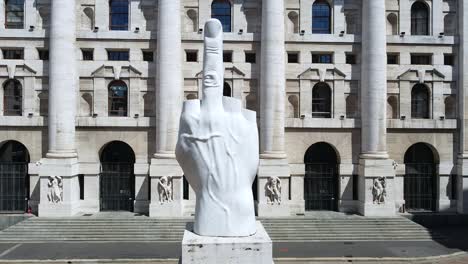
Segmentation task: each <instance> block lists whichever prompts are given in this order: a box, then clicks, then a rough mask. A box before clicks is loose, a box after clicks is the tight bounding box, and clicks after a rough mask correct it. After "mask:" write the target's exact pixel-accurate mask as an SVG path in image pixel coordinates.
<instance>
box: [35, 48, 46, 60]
mask: <svg viewBox="0 0 468 264" xmlns="http://www.w3.org/2000/svg"><path fill="white" fill-rule="evenodd" d="M37 52H38V53H39V59H40V60H46V61H47V60H49V51H48V50H46V49H38V50H37Z"/></svg>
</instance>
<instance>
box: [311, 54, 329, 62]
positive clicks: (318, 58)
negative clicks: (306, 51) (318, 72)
mask: <svg viewBox="0 0 468 264" xmlns="http://www.w3.org/2000/svg"><path fill="white" fill-rule="evenodd" d="M312 63H333V54H331V53H316V54H314V53H312Z"/></svg>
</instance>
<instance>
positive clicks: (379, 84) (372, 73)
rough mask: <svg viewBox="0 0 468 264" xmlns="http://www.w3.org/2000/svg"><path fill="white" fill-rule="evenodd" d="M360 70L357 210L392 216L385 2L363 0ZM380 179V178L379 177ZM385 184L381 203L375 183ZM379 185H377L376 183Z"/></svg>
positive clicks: (393, 209) (372, 214)
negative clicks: (375, 193)
mask: <svg viewBox="0 0 468 264" xmlns="http://www.w3.org/2000/svg"><path fill="white" fill-rule="evenodd" d="M362 3H363V7H362V8H363V9H362V11H363V12H362V64H361V66H362V69H361V89H362V92H361V96H362V97H361V111H362V112H361V118H362V120H361V123H362V127H361V156H360V160H359V211H360V213H361V214H363V215H366V216H367V215H369V216H377V215H382V216H389V215H394V214H395V202H394V197H393V182H394V178H395V170H394V168H393V166H392V160H390V159H389V158H388V154H387V146H386V145H387V144H386V140H387V137H386V134H387V123H386V122H387V120H386V99H387V62H386V59H385V58H386V55H387V54H386V52H387V40H386V31H385V30H382V29H384V28H385V27H386V21H385V17H386V16H385V0H363V2H362ZM380 177H382V178H380ZM380 180H382V181H384V182H385V183H384V182H381V184H382V185H384V188H385V192H386V196H385V197H384V200H385V201H383V200H381V201H376V199H375V198H376V197H374V195H373V188H374V182H375V181H380ZM377 184H378V183H377Z"/></svg>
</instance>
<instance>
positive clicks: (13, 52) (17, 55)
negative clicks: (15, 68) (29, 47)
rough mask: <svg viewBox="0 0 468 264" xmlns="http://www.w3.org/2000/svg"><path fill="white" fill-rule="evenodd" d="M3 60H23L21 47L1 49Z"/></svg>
mask: <svg viewBox="0 0 468 264" xmlns="http://www.w3.org/2000/svg"><path fill="white" fill-rule="evenodd" d="M2 51H3V59H4V60H24V50H23V49H3V50H2Z"/></svg>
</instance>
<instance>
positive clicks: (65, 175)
mask: <svg viewBox="0 0 468 264" xmlns="http://www.w3.org/2000/svg"><path fill="white" fill-rule="evenodd" d="M78 173H79V165H78V159H77V158H72V159H50V158H48V159H44V160H43V164H42V165H41V167H40V169H39V178H40V190H41V191H40V193H41V194H40V196H41V197H40V202H39V208H38V215H39V216H41V217H69V216H73V215H75V214H77V213H78V212H79V209H80V186H79V182H78ZM57 176H58V177H60V179H57V182H56V186H57V187H54V184H52V180H53V179H54V177H57ZM57 189H58V190H60V191H61V195H62V198H61V199H58V200H54V201H51V200H50V194H51V192H54V194H55V193H57V192H56V191H55V190H57Z"/></svg>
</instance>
